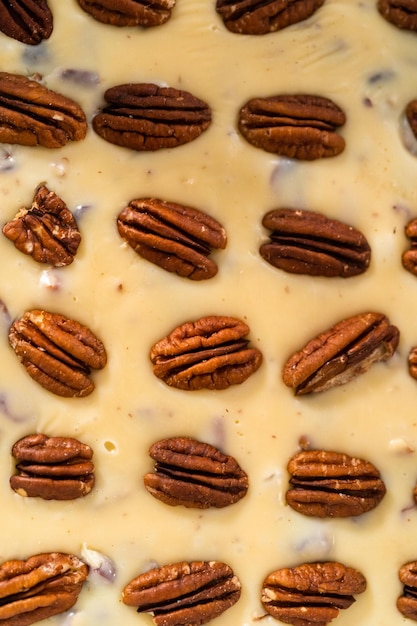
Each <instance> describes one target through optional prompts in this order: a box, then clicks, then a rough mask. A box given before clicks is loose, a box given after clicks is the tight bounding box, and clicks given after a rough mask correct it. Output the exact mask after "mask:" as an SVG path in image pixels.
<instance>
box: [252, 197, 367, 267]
mask: <svg viewBox="0 0 417 626" xmlns="http://www.w3.org/2000/svg"><path fill="white" fill-rule="evenodd" d="M262 224H263V226H265V228H268V229H269V230H271V231H272V232H271V234H270V241H269V242H267V243H264V244H262V245H261V247H260V249H259V252H260V254H261V256H262V257H263V258H264V259H265V261H267V262H268V263H270V264H271V265H273V266H274V267H278V268H279V269H282V270H284V271H286V272H290V273H293V274H308V275H310V276H328V277H331V276H341V277H343V278H348V277H350V276H357V275H358V274H362V273H363V272H365V271H366V270H367V268H368V266H369V263H370V260H371V248H370V246H369V244H368V242H367V240H366V238H365V237H364V235H362V233H361V232H359V231H358V230H356V229H355V228H353V226H349V225H348V224H344V223H343V222H339V221H338V220H332V219H330V218H328V217H326V216H324V215H321V214H319V213H314V212H313V211H304V210H302V209H274V210H272V211H269V213H267V214H266V215H265V216H264V218H263V220H262Z"/></svg>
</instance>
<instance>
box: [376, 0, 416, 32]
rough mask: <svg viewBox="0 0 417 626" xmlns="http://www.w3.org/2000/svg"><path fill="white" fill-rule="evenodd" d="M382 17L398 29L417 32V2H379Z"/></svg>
mask: <svg viewBox="0 0 417 626" xmlns="http://www.w3.org/2000/svg"><path fill="white" fill-rule="evenodd" d="M377 6H378V10H379V12H380V13H381V15H382V16H383V17H384V18H385V19H386V20H387V21H388V22H390V23H391V24H394V26H396V27H397V28H402V29H405V30H414V31H417V0H378V5H377Z"/></svg>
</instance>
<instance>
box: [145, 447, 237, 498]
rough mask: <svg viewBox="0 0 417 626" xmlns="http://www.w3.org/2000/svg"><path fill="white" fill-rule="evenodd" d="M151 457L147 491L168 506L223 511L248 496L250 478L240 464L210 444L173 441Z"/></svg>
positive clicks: (157, 450) (152, 451)
mask: <svg viewBox="0 0 417 626" xmlns="http://www.w3.org/2000/svg"><path fill="white" fill-rule="evenodd" d="M149 454H150V456H151V457H152V458H153V459H154V460H155V467H154V472H152V473H148V474H146V475H145V477H144V483H145V487H146V489H147V490H148V491H149V493H150V494H151V495H153V496H154V497H155V498H157V499H158V500H161V501H162V502H164V503H165V504H169V505H171V506H177V505H182V506H185V507H188V508H197V509H207V508H209V507H217V508H222V507H225V506H229V505H230V504H234V503H235V502H238V500H241V499H242V498H243V497H244V496H245V495H246V493H247V490H248V476H247V474H246V473H245V472H244V471H243V470H242V468H241V467H240V465H239V464H238V462H237V461H236V460H235V459H234V458H233V457H232V456H230V455H227V454H223V453H222V452H221V451H220V450H218V449H217V448H215V447H214V446H212V445H210V444H208V443H203V442H201V441H196V440H195V439H191V438H189V437H172V438H171V439H162V440H161V441H157V442H156V443H154V444H153V445H152V446H151V448H150V450H149Z"/></svg>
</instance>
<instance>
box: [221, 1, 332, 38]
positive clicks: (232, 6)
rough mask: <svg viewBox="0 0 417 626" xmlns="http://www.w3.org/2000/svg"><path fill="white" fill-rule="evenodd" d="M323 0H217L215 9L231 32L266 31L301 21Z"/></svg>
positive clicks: (258, 32) (247, 33) (246, 33)
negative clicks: (264, 0)
mask: <svg viewBox="0 0 417 626" xmlns="http://www.w3.org/2000/svg"><path fill="white" fill-rule="evenodd" d="M322 4H324V0H267V1H266V2H261V1H260V0H237V2H236V1H234V0H217V3H216V10H217V12H218V13H219V14H220V15H221V17H222V19H223V22H224V24H225V26H226V28H227V29H228V30H230V31H231V32H232V33H239V34H243V35H266V34H267V33H273V32H275V31H277V30H282V29H283V28H286V27H287V26H290V25H291V24H296V23H297V22H302V21H303V20H306V19H307V18H308V17H310V16H311V15H313V13H314V12H315V11H317V9H318V8H320V7H321V6H322Z"/></svg>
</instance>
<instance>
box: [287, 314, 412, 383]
mask: <svg viewBox="0 0 417 626" xmlns="http://www.w3.org/2000/svg"><path fill="white" fill-rule="evenodd" d="M399 335H400V333H399V330H398V328H397V327H396V326H393V325H392V324H391V323H390V321H389V320H388V318H387V317H386V316H385V315H383V314H382V313H372V312H370V313H360V314H358V315H354V316H353V317H349V318H347V319H345V320H342V321H341V322H339V323H338V324H335V325H334V326H333V327H332V328H330V329H329V330H327V331H325V332H323V333H321V334H320V335H318V336H317V337H315V338H314V339H312V340H311V341H309V342H308V343H307V344H306V345H305V346H304V348H302V350H300V351H298V352H296V353H295V354H293V355H292V356H291V357H290V358H289V359H288V361H287V362H286V363H285V365H284V368H283V372H282V379H283V381H284V383H285V384H286V385H287V386H288V387H292V388H293V389H294V391H295V394H296V395H302V394H308V393H315V392H319V391H326V390H327V389H330V388H332V387H337V386H338V385H344V384H346V383H348V382H350V381H351V380H353V379H354V378H356V377H357V376H359V375H360V374H364V373H365V372H366V371H367V370H368V369H369V368H370V367H371V365H372V364H373V363H376V362H378V361H386V360H387V359H389V358H391V357H392V355H393V354H394V352H395V350H396V348H397V345H398V342H399Z"/></svg>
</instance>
